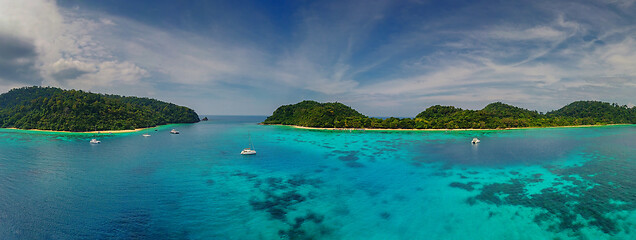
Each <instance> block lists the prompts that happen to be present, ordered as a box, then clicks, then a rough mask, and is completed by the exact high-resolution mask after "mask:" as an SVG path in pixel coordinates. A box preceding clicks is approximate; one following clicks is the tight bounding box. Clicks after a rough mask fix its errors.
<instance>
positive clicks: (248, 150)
mask: <svg viewBox="0 0 636 240" xmlns="http://www.w3.org/2000/svg"><path fill="white" fill-rule="evenodd" d="M254 154H256V150H254V149H251V148H245V149H243V151H241V155H254Z"/></svg>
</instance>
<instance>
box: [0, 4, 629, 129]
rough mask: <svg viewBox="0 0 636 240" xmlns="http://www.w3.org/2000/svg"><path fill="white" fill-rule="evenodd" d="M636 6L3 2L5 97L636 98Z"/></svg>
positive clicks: (261, 110)
mask: <svg viewBox="0 0 636 240" xmlns="http://www.w3.org/2000/svg"><path fill="white" fill-rule="evenodd" d="M635 38H636V3H635V0H625V1H620V0H598V1H424V0H423V1H417V0H412V1H358V0H353V1H347V0H342V1H141V0H139V1H124V0H110V1H79V0H60V1H57V2H56V1H46V0H30V1H12V0H0V90H1V91H2V92H5V91H7V90H8V89H10V88H13V87H20V86H27V85H44V86H57V87H62V88H67V89H68V88H74V89H83V90H88V91H93V92H101V93H112V94H121V95H136V96H146V97H151V98H157V99H160V100H164V101H170V102H174V103H177V104H181V105H186V106H189V107H192V108H194V109H195V110H196V111H197V112H198V113H200V114H221V115H222V114H231V115H245V114H249V115H269V114H271V112H272V111H273V110H275V109H276V107H278V106H280V105H283V104H290V103H296V102H299V101H302V100H305V99H312V100H317V101H338V102H342V103H345V104H347V105H350V106H352V107H353V108H355V109H357V110H358V111H360V112H362V113H363V114H366V115H370V116H402V117H412V116H414V115H416V114H417V113H419V112H420V111H422V110H424V109H425V108H426V107H429V106H431V105H436V104H442V105H454V106H458V107H462V108H469V109H480V108H482V107H484V106H485V105H486V104H488V103H491V102H495V101H502V102H505V103H509V104H513V105H516V106H521V107H525V108H529V109H533V110H539V111H548V110H554V109H557V108H559V107H561V106H563V105H565V104H567V103H570V102H572V101H575V100H601V101H607V102H616V103H619V104H621V105H623V104H626V105H629V106H633V105H634V104H635V103H636V97H634V93H636V39H635Z"/></svg>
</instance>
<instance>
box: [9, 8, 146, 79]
mask: <svg viewBox="0 0 636 240" xmlns="http://www.w3.org/2000/svg"><path fill="white" fill-rule="evenodd" d="M112 25H114V23H113V22H112V21H111V20H109V19H107V18H102V19H97V20H95V19H92V18H89V17H86V16H80V15H77V14H75V13H74V12H72V10H62V9H59V8H58V7H57V6H56V3H55V1H47V0H33V1H7V0H0V34H5V35H10V36H18V37H21V38H25V39H29V40H31V41H33V43H34V45H35V47H36V49H37V53H38V56H37V68H38V69H39V75H40V76H41V77H42V79H43V82H42V84H43V85H53V86H60V87H65V88H83V89H86V90H90V89H91V88H92V87H95V86H108V85H112V84H121V83H125V84H137V83H139V80H140V79H142V78H144V77H148V76H149V73H148V72H147V71H145V70H143V69H141V68H140V67H139V66H137V65H136V64H134V63H131V62H127V61H120V60H118V59H116V58H115V57H114V56H112V54H111V53H110V52H109V51H108V50H107V49H106V48H104V47H103V46H102V43H101V42H100V41H99V40H96V39H95V38H94V37H93V36H94V35H95V33H96V32H99V31H100V30H101V29H103V28H104V26H112ZM69 77H70V79H67V78H69ZM67 80H68V81H67Z"/></svg>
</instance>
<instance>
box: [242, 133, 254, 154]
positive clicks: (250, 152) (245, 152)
mask: <svg viewBox="0 0 636 240" xmlns="http://www.w3.org/2000/svg"><path fill="white" fill-rule="evenodd" d="M247 138H248V139H249V141H250V147H248V148H244V149H243V151H241V155H254V154H256V150H254V145H253V144H252V138H251V137H250V135H249V133H248V134H247Z"/></svg>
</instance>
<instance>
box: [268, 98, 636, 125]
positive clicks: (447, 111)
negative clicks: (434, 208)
mask: <svg viewBox="0 0 636 240" xmlns="http://www.w3.org/2000/svg"><path fill="white" fill-rule="evenodd" d="M263 123H264V124H284V125H298V126H306V127H322V128H388V129H502V128H518V127H555V126H577V125H603V124H621V123H631V124H636V107H632V108H628V107H627V106H619V105H617V104H609V103H604V102H595V101H580V102H574V103H571V104H569V105H567V106H565V107H563V108H561V109H559V110H556V111H553V112H549V113H547V114H542V113H539V112H537V111H531V110H527V109H523V108H519V107H515V106H512V105H508V104H505V103H501V102H496V103H491V104H488V105H487V106H486V107H484V108H483V109H481V110H464V109H461V108H457V107H453V106H440V105H435V106H432V107H429V108H427V109H426V110H424V111H423V112H421V113H420V114H418V115H417V116H416V117H415V118H394V117H391V118H387V119H378V118H369V117H366V116H364V115H362V114H360V113H358V112H357V111H355V110H353V109H351V108H350V107H348V106H346V105H343V104H341V103H325V104H321V103H318V102H313V101H304V102H300V103H298V104H294V105H286V106H282V107H280V108H278V109H276V111H274V113H273V114H272V116H270V117H268V118H267V120H265V121H264V122H263Z"/></svg>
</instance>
